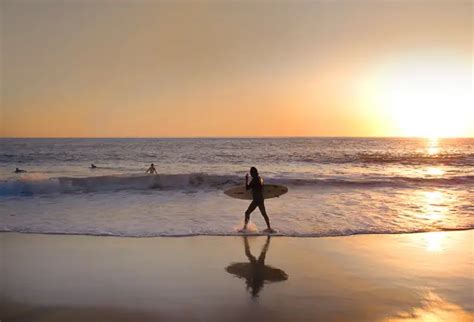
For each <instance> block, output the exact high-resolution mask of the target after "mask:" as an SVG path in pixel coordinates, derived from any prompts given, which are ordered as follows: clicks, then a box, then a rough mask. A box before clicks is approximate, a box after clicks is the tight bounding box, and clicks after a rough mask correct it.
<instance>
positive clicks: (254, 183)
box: [242, 167, 275, 233]
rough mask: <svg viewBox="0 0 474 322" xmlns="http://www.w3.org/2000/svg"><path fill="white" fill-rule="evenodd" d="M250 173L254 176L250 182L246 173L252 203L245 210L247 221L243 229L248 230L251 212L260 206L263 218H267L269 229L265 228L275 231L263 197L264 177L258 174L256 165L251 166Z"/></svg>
mask: <svg viewBox="0 0 474 322" xmlns="http://www.w3.org/2000/svg"><path fill="white" fill-rule="evenodd" d="M250 175H251V176H252V180H251V181H250V183H249V175H248V173H247V174H246V175H245V189H247V190H252V202H251V203H250V205H249V207H248V209H247V211H246V212H245V223H244V227H243V228H242V230H243V231H245V230H247V224H248V222H249V219H250V214H251V213H252V211H254V210H255V208H257V207H258V209H259V210H260V213H261V214H262V216H263V219H265V223H266V224H267V229H265V231H266V232H269V233H273V232H275V231H274V230H273V229H272V227H271V226H270V219H268V215H267V211H266V210H265V203H264V198H263V179H262V178H261V177H260V176H259V175H258V170H257V168H255V167H251V168H250Z"/></svg>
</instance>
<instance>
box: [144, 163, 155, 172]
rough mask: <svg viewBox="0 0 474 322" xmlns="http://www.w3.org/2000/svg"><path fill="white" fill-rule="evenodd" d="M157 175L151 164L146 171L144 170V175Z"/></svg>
mask: <svg viewBox="0 0 474 322" xmlns="http://www.w3.org/2000/svg"><path fill="white" fill-rule="evenodd" d="M148 173H149V174H158V172H156V169H155V165H154V164H153V163H152V164H151V165H150V167H149V168H148V170H146V172H145V174H148Z"/></svg>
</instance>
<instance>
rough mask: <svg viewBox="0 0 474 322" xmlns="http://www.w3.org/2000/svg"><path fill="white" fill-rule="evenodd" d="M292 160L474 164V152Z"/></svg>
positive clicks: (363, 154)
mask: <svg viewBox="0 0 474 322" xmlns="http://www.w3.org/2000/svg"><path fill="white" fill-rule="evenodd" d="M291 161H297V162H298V161H299V162H303V163H315V164H318V163H321V164H351V163H355V164H374V165H376V164H400V165H433V166H434V165H437V166H466V167H472V166H474V153H444V154H426V153H412V154H406V153H405V154H397V153H389V152H386V153H357V154H344V155H341V156H339V157H338V156H334V155H321V154H315V155H309V156H308V155H306V156H301V157H297V158H293V159H292V160H291Z"/></svg>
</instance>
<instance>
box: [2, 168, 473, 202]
mask: <svg viewBox="0 0 474 322" xmlns="http://www.w3.org/2000/svg"><path fill="white" fill-rule="evenodd" d="M266 182H267V183H272V184H281V185H286V186H289V187H303V186H307V187H316V188H317V187H331V186H337V187H362V188H363V187H365V188H370V187H398V188H405V187H406V188H411V187H422V186H452V185H460V184H474V175H466V176H451V177H401V176H392V177H389V176H379V177H376V176H373V177H364V178H361V179H339V178H317V179H301V178H267V180H266ZM237 184H242V177H241V176H236V175H212V174H204V173H190V174H160V175H108V176H92V177H82V178H75V177H59V178H50V179H34V178H26V179H17V180H10V181H3V182H0V196H29V195H37V194H52V193H81V192H84V193H91V192H100V191H122V190H148V189H156V190H189V189H193V190H196V189H198V190H216V189H221V190H223V189H226V188H228V187H231V186H234V185H237Z"/></svg>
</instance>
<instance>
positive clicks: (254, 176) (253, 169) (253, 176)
mask: <svg viewBox="0 0 474 322" xmlns="http://www.w3.org/2000/svg"><path fill="white" fill-rule="evenodd" d="M250 175H251V176H252V178H256V177H258V170H257V168H255V167H251V168H250Z"/></svg>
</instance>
